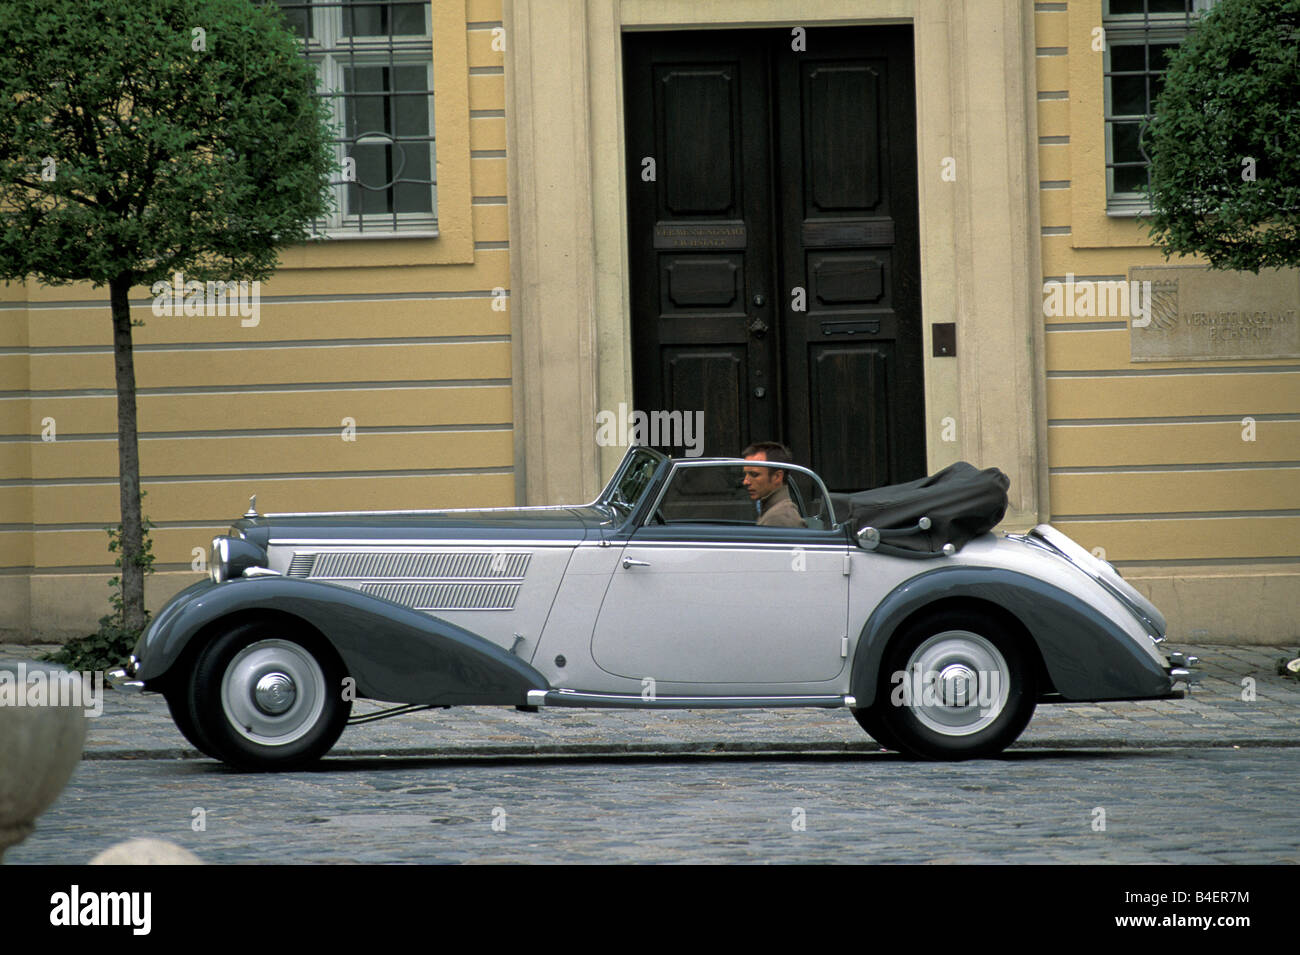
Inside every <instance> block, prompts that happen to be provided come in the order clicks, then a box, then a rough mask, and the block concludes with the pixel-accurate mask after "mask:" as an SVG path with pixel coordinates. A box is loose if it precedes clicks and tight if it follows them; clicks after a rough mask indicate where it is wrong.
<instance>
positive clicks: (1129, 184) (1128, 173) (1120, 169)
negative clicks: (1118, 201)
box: [1115, 166, 1147, 192]
mask: <svg viewBox="0 0 1300 955" xmlns="http://www.w3.org/2000/svg"><path fill="white" fill-rule="evenodd" d="M1146 184H1147V170H1146V166H1117V167H1116V168H1115V191H1116V192H1137V191H1138V190H1139V189H1141V188H1145V187H1146Z"/></svg>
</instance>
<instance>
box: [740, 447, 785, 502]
mask: <svg viewBox="0 0 1300 955" xmlns="http://www.w3.org/2000/svg"><path fill="white" fill-rule="evenodd" d="M745 460H746V461H766V460H767V452H766V451H759V452H758V453H757V454H751V455H748V456H747V457H746V458H745ZM784 483H785V472H784V471H783V470H781V469H780V468H751V467H747V468H745V490H747V491H748V492H749V499H750V500H751V501H761V500H763V499H764V498H766V497H767V496H768V495H769V494H771V493H772V492H773V491H775V490H776V489H777V488H779V487H780V486H781V485H782V484H784Z"/></svg>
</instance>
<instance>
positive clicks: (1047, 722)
mask: <svg viewBox="0 0 1300 955" xmlns="http://www.w3.org/2000/svg"><path fill="white" fill-rule="evenodd" d="M1180 648H1181V649H1190V650H1191V652H1194V653H1196V654H1197V655H1199V656H1200V657H1201V659H1202V664H1201V669H1202V670H1203V672H1205V674H1206V678H1205V682H1204V684H1203V685H1202V687H1200V688H1198V689H1197V690H1196V692H1195V694H1194V695H1193V696H1192V697H1191V698H1190V699H1184V700H1170V701H1162V702H1151V703H1137V702H1128V703H1096V704H1067V705H1054V706H1041V707H1039V708H1038V710H1037V712H1036V714H1035V716H1034V719H1033V721H1032V722H1031V723H1030V725H1029V728H1028V730H1027V731H1026V733H1025V734H1024V735H1023V736H1022V737H1021V739H1020V741H1018V742H1017V743H1016V744H1015V745H1014V746H1013V747H1012V748H1011V749H1010V750H1009V751H1008V752H1007V754H1006V755H1005V756H1004V757H1003V758H1000V759H996V760H978V761H972V762H968V763H960V764H935V763H920V762H911V761H908V760H904V759H902V758H901V757H898V756H897V755H895V754H890V753H883V752H880V751H879V748H878V747H877V746H876V745H875V744H874V743H873V742H872V741H871V740H870V739H869V738H868V737H867V736H866V735H865V734H864V733H863V732H862V731H861V729H860V728H859V727H858V725H857V723H856V722H855V721H854V720H853V718H852V716H851V715H850V714H849V713H847V712H846V711H843V710H765V711H764V710H754V711H751V710H738V711H725V710H724V711H719V710H704V711H681V712H671V711H652V710H604V711H601V710H565V709H543V710H542V711H541V712H539V713H535V714H532V713H520V712H517V711H515V710H513V709H508V708H496V707H465V708H457V709H452V710H435V711H430V712H425V713H418V714H414V715H412V716H408V717H399V718H398V719H395V720H389V721H382V722H378V723H372V724H367V725H362V726H356V727H351V728H349V729H348V730H346V731H345V732H344V735H343V738H342V739H341V740H340V742H339V745H338V746H336V747H335V749H334V750H333V751H332V753H331V755H330V757H328V758H327V759H326V760H324V761H323V762H322V763H321V767H320V769H319V770H317V771H313V772H306V773H295V774H282V775H242V774H238V773H234V772H232V771H230V770H229V769H227V768H226V767H224V766H222V765H220V764H218V763H215V762H213V761H212V760H208V759H205V758H202V757H199V756H198V754H196V753H195V752H194V751H193V750H191V749H190V748H189V747H188V745H187V744H186V743H185V741H184V740H183V738H182V737H181V736H180V734H179V732H178V731H177V730H176V729H175V728H174V727H173V725H172V723H171V720H170V718H169V716H168V713H167V707H166V704H165V703H164V702H163V700H162V699H161V698H160V697H158V696H155V695H149V694H146V695H127V694H120V693H113V692H109V693H107V694H106V697H107V699H106V702H105V707H104V713H103V715H102V716H100V717H99V718H97V719H94V720H91V721H90V731H89V736H88V741H87V746H86V752H85V757H84V759H83V762H82V764H81V766H80V767H79V768H78V770H77V771H76V773H75V774H74V776H73V778H72V781H71V782H70V783H69V786H68V788H67V790H65V792H64V794H63V796H61V797H60V799H59V801H58V802H57V803H56V804H55V806H54V807H52V808H51V810H50V811H49V812H48V813H47V814H46V815H45V816H43V817H42V818H41V819H40V820H39V821H38V824H37V831H36V832H35V833H34V834H33V835H32V836H31V837H29V839H28V840H27V841H26V842H25V843H23V844H21V845H19V846H16V847H14V848H13V849H11V850H10V852H9V853H8V854H7V855H6V860H5V861H6V862H11V863H22V862H28V863H48V862H80V861H84V860H85V859H88V858H89V857H90V856H91V855H93V854H94V853H95V852H97V851H99V850H100V849H102V848H105V847H107V846H108V845H110V844H112V843H113V842H116V841H119V840H120V839H123V838H127V837H130V836H144V835H151V836H156V837H159V838H166V839H170V840H172V841H175V842H178V843H180V844H182V845H184V846H186V847H188V848H190V849H192V850H194V851H195V852H196V853H198V854H199V855H200V856H201V857H202V858H204V859H205V860H206V861H210V862H468V861H476V862H502V861H561V862H597V861H624V862H664V861H672V862H698V861H718V862H722V861H751V862H752V861H760V862H795V861H799V862H831V861H836V862H849V861H872V862H921V861H924V862H1119V863H1128V862H1174V863H1180V862H1206V861H1213V862H1265V863H1267V862H1292V863H1295V862H1300V834H1298V833H1297V830H1296V827H1295V825H1294V814H1295V793H1296V792H1297V789H1298V786H1297V783H1300V772H1298V771H1297V769H1298V765H1297V760H1298V759H1300V749H1298V748H1297V747H1300V705H1298V704H1300V684H1297V683H1296V682H1295V681H1293V680H1290V679H1285V678H1283V677H1280V676H1278V675H1277V674H1276V673H1275V663H1276V660H1277V659H1278V658H1279V657H1282V656H1287V657H1291V656H1293V655H1294V652H1293V651H1294V648H1290V651H1288V649H1286V648H1282V647H1276V648H1274V647H1202V648H1187V647H1180ZM42 649H43V648H31V647H16V646H12V645H10V646H3V647H0V658H10V659H13V658H24V657H25V658H29V659H30V658H32V657H34V656H36V655H37V653H39V652H40V651H41V650H42ZM1243 681H1245V682H1243ZM1250 681H1253V684H1252V683H1251V682H1250ZM1249 690H1253V696H1254V698H1253V699H1250V698H1249V697H1250V696H1251V693H1250V692H1248V691H1249ZM1243 696H1245V697H1247V699H1243ZM368 707H369V705H368V704H359V705H358V707H357V708H356V710H354V712H357V713H359V712H363V711H364V710H365V709H367V708H368ZM196 809H202V810H203V818H204V819H205V822H206V829H204V830H203V831H199V832H196V831H194V830H193V829H192V822H193V820H194V819H195V818H197V817H196V815H195V812H194V810H196ZM1098 809H1101V810H1104V813H1105V817H1104V818H1105V825H1106V828H1105V829H1098V828H1096V826H1097V825H1098V821H1099V816H1098V813H1097V810H1098ZM800 811H802V812H800ZM494 821H496V822H497V825H498V828H496V829H494V828H493V825H492V824H493V822H494ZM800 825H802V828H800Z"/></svg>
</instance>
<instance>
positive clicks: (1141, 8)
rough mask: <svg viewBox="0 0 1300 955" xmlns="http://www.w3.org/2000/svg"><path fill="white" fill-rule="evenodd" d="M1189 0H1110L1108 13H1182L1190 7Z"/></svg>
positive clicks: (1116, 14)
mask: <svg viewBox="0 0 1300 955" xmlns="http://www.w3.org/2000/svg"><path fill="white" fill-rule="evenodd" d="M1191 5H1192V3H1191V0H1146V2H1145V3H1144V2H1143V0H1110V15H1111V16H1124V15H1137V16H1141V15H1142V14H1143V13H1144V12H1145V13H1150V14H1165V15H1166V16H1167V15H1168V14H1171V13H1183V12H1185V11H1186V10H1188V9H1189V8H1190V7H1191Z"/></svg>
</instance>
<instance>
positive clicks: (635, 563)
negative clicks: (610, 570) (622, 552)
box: [623, 557, 650, 567]
mask: <svg viewBox="0 0 1300 955" xmlns="http://www.w3.org/2000/svg"><path fill="white" fill-rule="evenodd" d="M623 566H624V567H649V566H650V565H649V564H647V563H646V562H645V561H643V560H633V559H632V558H631V557H624V558H623Z"/></svg>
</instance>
